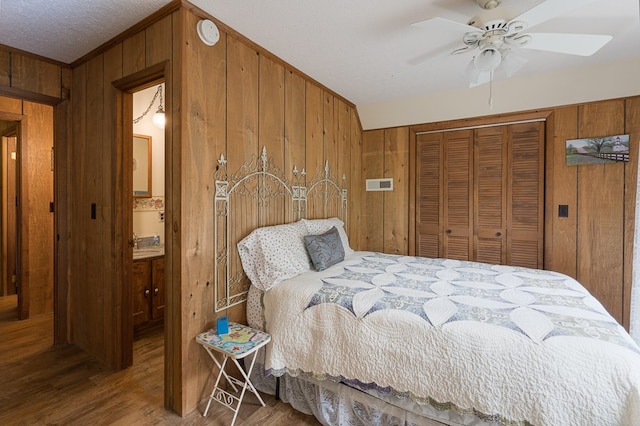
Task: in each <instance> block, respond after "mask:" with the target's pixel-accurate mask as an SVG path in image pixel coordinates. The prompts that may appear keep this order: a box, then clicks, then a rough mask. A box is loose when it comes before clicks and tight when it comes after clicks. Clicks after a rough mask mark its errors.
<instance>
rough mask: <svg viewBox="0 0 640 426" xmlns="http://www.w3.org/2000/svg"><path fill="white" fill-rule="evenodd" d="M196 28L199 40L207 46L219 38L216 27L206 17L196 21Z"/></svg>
mask: <svg viewBox="0 0 640 426" xmlns="http://www.w3.org/2000/svg"><path fill="white" fill-rule="evenodd" d="M197 29H198V35H199V36H200V40H202V42H203V43H204V44H206V45H207V46H213V45H214V44H216V43H217V42H218V40H219V39H220V32H219V31H218V27H216V24H214V23H213V22H212V21H210V20H208V19H203V20H201V21H200V22H198V25H197Z"/></svg>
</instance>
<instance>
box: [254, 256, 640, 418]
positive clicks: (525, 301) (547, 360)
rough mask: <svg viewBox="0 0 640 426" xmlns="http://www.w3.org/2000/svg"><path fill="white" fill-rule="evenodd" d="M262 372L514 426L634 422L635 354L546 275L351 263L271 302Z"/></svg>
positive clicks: (305, 280) (380, 261)
mask: <svg viewBox="0 0 640 426" xmlns="http://www.w3.org/2000/svg"><path fill="white" fill-rule="evenodd" d="M263 302H264V314H265V321H266V327H267V331H268V332H269V333H270V334H271V336H272V342H271V344H270V345H269V346H268V348H267V358H266V367H267V368H269V369H270V370H271V371H272V372H273V373H274V374H276V375H279V374H282V373H284V372H288V373H290V374H293V375H297V374H304V375H311V376H313V377H315V378H320V379H324V378H332V379H337V380H352V381H357V382H359V383H361V384H368V385H370V386H375V387H378V388H385V389H389V390H391V392H393V393H394V394H397V395H398V396H402V397H408V398H411V399H413V400H414V401H416V402H418V403H421V404H431V405H434V406H436V407H442V408H445V409H454V410H456V411H459V412H461V413H468V412H472V413H476V414H479V415H480V416H481V417H482V416H485V417H487V418H489V419H497V420H499V421H503V422H512V423H523V424H524V423H533V424H549V425H551V424H553V425H557V424H558V425H559V424H598V425H601V424H632V423H633V422H634V421H639V420H640V349H639V348H638V347H637V345H636V344H635V343H634V342H633V341H632V340H631V338H630V337H629V336H628V334H627V333H626V332H625V331H624V329H623V328H622V327H621V326H620V325H619V324H618V323H617V322H616V321H615V320H614V319H613V318H612V317H611V316H610V315H609V314H608V313H607V312H606V310H605V309H604V308H603V307H602V305H601V304H600V303H599V302H598V301H597V300H596V299H595V298H593V297H592V296H591V295H590V294H589V293H588V292H587V290H585V289H584V287H582V286H581V285H580V284H579V283H578V282H577V281H575V280H573V279H572V278H570V277H568V276H566V275H563V274H559V273H555V272H550V271H543V270H534V269H527V268H518V267H511V266H501V265H489V264H482V263H475V262H463V261H456V260H447V259H427V258H417V257H409V256H393V255H384V254H378V253H364V252H359V253H356V255H354V256H350V257H348V258H347V259H346V260H345V261H344V262H342V263H340V264H338V265H335V266H334V267H332V268H329V269H328V270H325V271H323V272H306V273H304V274H301V275H299V276H298V277H295V278H293V279H291V280H287V281H285V282H283V283H281V284H279V285H278V286H276V287H274V288H272V289H271V290H270V291H268V292H266V293H265V294H264V297H263Z"/></svg>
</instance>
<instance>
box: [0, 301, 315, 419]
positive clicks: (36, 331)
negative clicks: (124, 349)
mask: <svg viewBox="0 0 640 426" xmlns="http://www.w3.org/2000/svg"><path fill="white" fill-rule="evenodd" d="M12 299H13V300H12ZM16 317H17V310H16V302H15V296H9V297H0V425H92V426H97V425H112V424H114V425H158V424H162V425H187V424H188V425H228V424H230V423H231V419H232V417H233V415H232V414H233V413H232V412H231V411H229V410H228V409H226V408H224V407H222V406H220V405H218V404H215V403H214V404H212V406H211V409H210V410H209V414H208V416H207V417H206V418H204V417H202V414H201V413H202V411H203V409H204V403H201V404H200V405H199V407H198V409H197V410H195V411H193V412H192V413H190V414H189V415H187V416H186V417H180V416H178V415H177V414H175V413H173V412H170V411H168V410H166V409H164V407H163V398H164V397H163V365H164V361H163V350H164V348H163V343H164V342H163V334H162V330H159V329H156V330H150V331H147V332H145V333H144V334H142V335H140V336H139V337H138V338H137V339H136V341H135V343H134V365H133V366H132V367H130V368H128V369H126V370H124V371H119V372H112V371H110V370H108V369H106V368H105V367H104V366H102V365H101V364H100V363H99V362H97V361H96V360H94V359H93V358H91V357H90V356H89V355H87V354H86V353H85V352H83V351H82V350H80V349H78V348H77V347H75V346H65V347H53V346H52V344H53V338H52V336H51V332H52V330H53V322H52V321H53V317H52V315H47V316H43V317H38V318H34V319H29V320H26V321H17V320H16ZM263 398H264V400H265V403H266V404H267V405H266V407H260V404H259V403H258V401H257V399H256V398H255V397H254V396H253V395H249V396H247V397H245V402H244V403H243V404H242V408H241V409H240V413H239V414H238V420H237V421H236V425H318V424H319V423H318V421H317V420H316V419H315V418H313V417H312V416H306V415H304V414H301V413H299V412H297V411H295V410H293V409H292V408H291V406H289V405H288V404H284V403H282V402H280V401H276V400H275V399H274V398H273V397H272V396H270V395H263Z"/></svg>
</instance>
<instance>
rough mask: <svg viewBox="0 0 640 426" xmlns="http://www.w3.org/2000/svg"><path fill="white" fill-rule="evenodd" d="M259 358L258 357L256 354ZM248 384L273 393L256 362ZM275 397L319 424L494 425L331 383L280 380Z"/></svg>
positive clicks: (273, 382)
mask: <svg viewBox="0 0 640 426" xmlns="http://www.w3.org/2000/svg"><path fill="white" fill-rule="evenodd" d="M259 355H261V354H259ZM251 380H252V383H253V384H254V386H255V387H256V388H257V389H258V390H259V391H260V392H264V393H267V394H269V395H275V394H276V378H275V377H274V376H272V375H269V376H267V375H266V374H265V370H264V365H263V364H262V363H256V366H255V368H254V370H253V373H252V377H251ZM278 386H279V390H278V391H279V392H278V394H279V397H280V399H281V400H282V401H283V402H285V403H287V404H290V405H291V406H292V407H293V408H294V409H296V410H298V411H300V412H302V413H305V414H308V415H313V416H314V417H315V418H316V419H318V421H320V423H322V424H323V425H331V426H338V425H351V426H356V425H367V426H368V425H385V426H386V425H394V426H395V425H397V426H423V425H424V426H432V425H483V426H485V425H498V424H500V423H498V422H487V421H485V420H483V419H481V418H479V417H477V416H474V415H470V414H468V415H461V414H459V413H456V412H454V411H451V410H442V411H441V410H438V409H436V408H435V407H432V406H429V405H418V404H416V403H415V402H413V401H412V400H411V399H409V398H398V397H394V396H391V395H382V394H379V393H377V392H376V391H375V390H367V391H364V390H360V389H357V388H354V387H351V386H347V385H346V384H343V383H338V382H334V381H332V380H323V381H318V380H316V379H313V378H307V377H305V378H303V377H294V376H291V375H288V374H285V375H283V376H282V377H280V380H279V384H278Z"/></svg>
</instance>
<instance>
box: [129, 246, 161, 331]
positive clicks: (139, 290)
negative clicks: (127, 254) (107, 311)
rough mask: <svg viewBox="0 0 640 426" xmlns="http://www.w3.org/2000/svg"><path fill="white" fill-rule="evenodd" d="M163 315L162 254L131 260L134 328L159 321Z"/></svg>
mask: <svg viewBox="0 0 640 426" xmlns="http://www.w3.org/2000/svg"><path fill="white" fill-rule="evenodd" d="M163 317H164V256H161V257H151V258H143V259H137V260H134V261H133V326H134V329H140V328H144V327H146V326H151V325H155V324H157V323H161V322H162V319H163Z"/></svg>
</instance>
